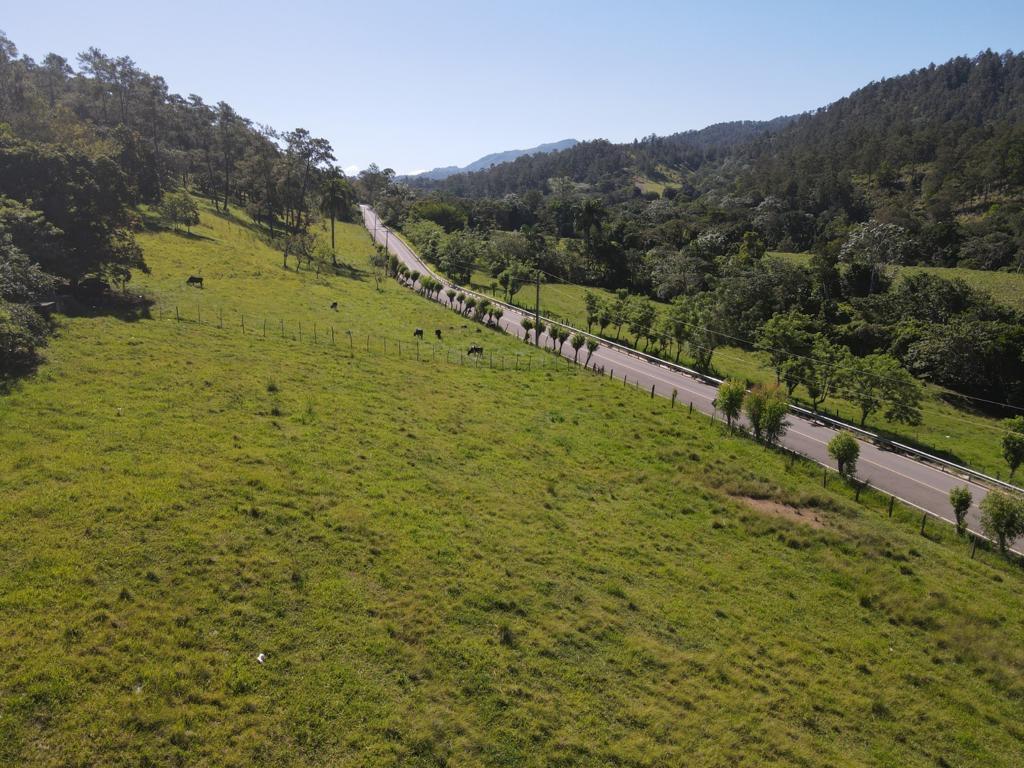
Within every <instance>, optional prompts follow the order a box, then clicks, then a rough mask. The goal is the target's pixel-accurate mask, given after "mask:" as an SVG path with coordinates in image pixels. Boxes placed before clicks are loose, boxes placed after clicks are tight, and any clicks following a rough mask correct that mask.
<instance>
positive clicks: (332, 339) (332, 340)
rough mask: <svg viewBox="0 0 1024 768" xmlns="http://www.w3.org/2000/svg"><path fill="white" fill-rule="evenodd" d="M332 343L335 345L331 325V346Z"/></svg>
mask: <svg viewBox="0 0 1024 768" xmlns="http://www.w3.org/2000/svg"><path fill="white" fill-rule="evenodd" d="M334 343H335V341H334V326H333V325H332V326H331V344H334Z"/></svg>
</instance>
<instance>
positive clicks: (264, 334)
mask: <svg viewBox="0 0 1024 768" xmlns="http://www.w3.org/2000/svg"><path fill="white" fill-rule="evenodd" d="M263 338H264V339H265V338H267V318H265V317H264V318H263Z"/></svg>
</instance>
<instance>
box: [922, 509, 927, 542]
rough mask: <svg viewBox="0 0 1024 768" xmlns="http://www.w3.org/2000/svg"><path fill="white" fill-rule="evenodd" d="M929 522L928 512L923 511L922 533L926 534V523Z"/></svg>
mask: <svg viewBox="0 0 1024 768" xmlns="http://www.w3.org/2000/svg"><path fill="white" fill-rule="evenodd" d="M927 522H928V513H927V512H923V513H921V535H922V536H924V524H925V523H927Z"/></svg>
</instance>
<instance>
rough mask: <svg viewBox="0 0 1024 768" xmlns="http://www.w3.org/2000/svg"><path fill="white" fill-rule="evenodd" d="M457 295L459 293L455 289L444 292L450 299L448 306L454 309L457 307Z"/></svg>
mask: <svg viewBox="0 0 1024 768" xmlns="http://www.w3.org/2000/svg"><path fill="white" fill-rule="evenodd" d="M456 293H457V291H456V290H455V289H454V288H449V289H448V290H447V291H445V292H444V295H445V296H447V297H448V306H449V307H454V306H455V294H456Z"/></svg>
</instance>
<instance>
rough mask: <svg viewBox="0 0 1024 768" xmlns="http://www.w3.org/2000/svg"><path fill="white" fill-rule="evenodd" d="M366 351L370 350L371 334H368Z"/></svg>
mask: <svg viewBox="0 0 1024 768" xmlns="http://www.w3.org/2000/svg"><path fill="white" fill-rule="evenodd" d="M366 351H367V352H369V351H370V334H366Z"/></svg>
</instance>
